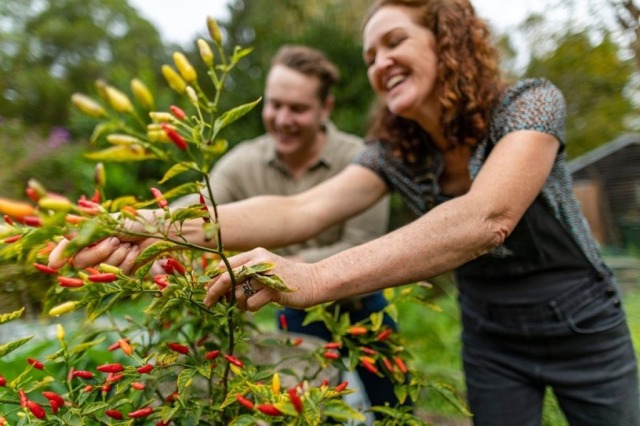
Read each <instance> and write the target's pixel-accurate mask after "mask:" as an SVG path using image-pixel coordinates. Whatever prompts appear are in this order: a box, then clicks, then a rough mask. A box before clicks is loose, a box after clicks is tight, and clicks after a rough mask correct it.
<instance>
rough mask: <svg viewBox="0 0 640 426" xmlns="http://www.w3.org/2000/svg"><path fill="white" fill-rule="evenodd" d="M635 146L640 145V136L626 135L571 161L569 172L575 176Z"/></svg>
mask: <svg viewBox="0 0 640 426" xmlns="http://www.w3.org/2000/svg"><path fill="white" fill-rule="evenodd" d="M633 144H637V145H640V134H638V133H625V134H624V135H621V136H618V137H617V138H616V139H614V140H612V141H611V142H609V143H606V144H604V145H601V146H599V147H598V148H595V149H592V150H591V151H589V152H587V153H586V154H582V155H581V156H579V157H576V158H574V159H573V160H571V161H569V163H568V164H567V166H568V167H569V172H570V173H572V174H573V173H575V172H577V171H579V170H581V169H582V168H584V167H586V166H588V165H590V164H593V163H595V162H597V161H599V160H601V159H603V158H605V157H607V156H609V155H611V154H613V153H614V152H616V151H619V150H621V149H622V148H625V147H627V146H629V145H633Z"/></svg>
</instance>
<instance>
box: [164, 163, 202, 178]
mask: <svg viewBox="0 0 640 426" xmlns="http://www.w3.org/2000/svg"><path fill="white" fill-rule="evenodd" d="M193 169H196V170H197V169H198V165H197V164H196V163H194V162H188V161H184V162H182V163H178V164H174V165H173V166H172V167H171V168H170V169H169V170H167V172H166V173H165V174H164V176H163V177H162V180H160V181H159V182H158V183H165V182H166V181H168V180H169V179H171V178H173V177H176V176H178V175H180V174H182V173H184V172H188V171H190V170H193Z"/></svg>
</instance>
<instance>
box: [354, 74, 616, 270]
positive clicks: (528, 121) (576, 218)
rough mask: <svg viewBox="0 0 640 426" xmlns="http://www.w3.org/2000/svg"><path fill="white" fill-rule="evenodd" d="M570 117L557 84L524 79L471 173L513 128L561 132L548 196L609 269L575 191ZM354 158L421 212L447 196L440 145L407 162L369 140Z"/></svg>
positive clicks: (585, 247) (510, 93)
mask: <svg viewBox="0 0 640 426" xmlns="http://www.w3.org/2000/svg"><path fill="white" fill-rule="evenodd" d="M565 121H566V106H565V101H564V97H563V95H562V93H561V92H560V91H559V90H558V89H557V88H556V87H555V86H554V85H553V84H551V83H550V82H549V81H547V80H544V79H526V80H521V81H519V82H518V83H516V84H515V85H513V86H511V87H509V88H507V89H506V90H505V91H504V92H503V94H502V96H501V98H500V100H499V102H498V105H497V106H496V107H495V108H494V111H493V112H492V118H491V122H490V127H489V134H488V136H487V138H485V140H484V141H482V143H480V144H479V145H478V146H477V148H476V149H475V150H474V152H473V154H472V158H471V160H470V162H469V172H470V175H471V178H472V179H474V178H475V177H476V176H477V175H478V172H479V171H480V169H481V167H482V165H483V164H484V162H485V160H486V159H487V157H488V155H489V152H490V151H491V148H492V147H493V146H494V145H495V144H497V143H498V142H499V141H500V140H501V139H502V138H503V137H504V136H505V135H507V134H508V133H510V132H514V131H518V130H535V131H538V132H543V133H548V134H550V135H553V136H555V137H556V138H557V139H558V140H559V141H560V143H561V149H560V150H559V152H558V155H557V156H556V159H555V162H554V164H553V168H552V169H551V173H550V174H549V178H548V179H547V182H546V183H545V184H544V187H543V188H542V193H541V195H542V198H543V200H544V201H545V203H546V204H547V205H548V207H549V208H550V210H551V211H552V213H553V215H554V216H555V217H556V219H557V220H558V221H559V222H560V223H561V224H562V226H563V227H564V228H565V229H566V230H567V231H568V233H569V234H570V235H571V237H572V238H573V239H574V240H575V242H576V243H577V245H578V246H579V248H580V249H581V250H582V252H583V253H584V254H585V256H586V258H587V259H588V260H589V262H590V263H591V264H592V265H593V267H594V268H596V270H598V271H600V272H603V273H605V272H606V270H607V269H606V266H605V265H604V263H603V261H602V258H601V256H600V250H599V248H598V244H597V243H596V241H595V240H594V239H593V236H592V235H591V231H590V229H589V225H588V224H587V222H586V219H585V218H584V216H583V215H582V213H581V212H580V207H579V205H578V202H577V200H576V199H575V197H574V195H573V192H572V190H571V176H570V174H569V172H568V169H567V164H566V153H565V149H564V145H565ZM354 163H355V164H358V165H361V166H364V167H367V168H368V169H371V170H372V171H373V172H375V173H376V174H377V175H378V176H379V177H380V178H381V179H382V180H383V181H384V182H385V183H386V184H387V186H388V187H389V189H390V190H392V191H396V192H398V193H399V194H400V196H401V197H402V198H403V200H404V201H405V203H406V204H407V206H408V208H409V209H410V210H412V211H413V213H415V214H416V215H418V216H421V215H423V214H425V213H427V212H428V211H429V210H430V209H432V208H433V207H434V206H436V205H437V204H438V203H440V202H443V201H446V199H447V198H446V197H443V194H441V192H440V188H439V186H438V181H439V177H440V174H441V173H442V170H443V169H444V160H443V156H442V153H441V152H440V151H438V150H436V149H435V148H434V149H430V150H429V151H428V155H427V156H426V158H425V159H423V160H421V161H418V162H416V163H415V164H407V163H406V162H404V161H403V160H402V158H400V157H399V156H398V155H396V154H394V152H393V150H392V147H391V146H390V145H389V144H387V143H384V142H382V141H375V142H371V143H369V144H368V145H367V148H366V149H365V150H364V151H363V152H362V153H361V154H360V155H359V156H358V157H356V159H355V160H354Z"/></svg>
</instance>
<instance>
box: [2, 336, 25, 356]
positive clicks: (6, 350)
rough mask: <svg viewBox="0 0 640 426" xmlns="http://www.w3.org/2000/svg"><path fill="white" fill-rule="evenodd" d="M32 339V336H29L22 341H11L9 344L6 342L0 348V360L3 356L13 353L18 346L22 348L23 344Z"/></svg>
mask: <svg viewBox="0 0 640 426" xmlns="http://www.w3.org/2000/svg"><path fill="white" fill-rule="evenodd" d="M32 338H33V336H29V337H25V338H23V339H18V340H13V341H11V342H7V343H5V344H4V345H2V346H0V358H2V357H3V356H5V355H7V354H9V353H11V352H13V351H15V350H16V349H18V348H19V347H20V346H22V345H24V344H25V343H27V342H28V341H29V340H31V339H32Z"/></svg>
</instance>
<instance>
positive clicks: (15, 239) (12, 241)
mask: <svg viewBox="0 0 640 426" xmlns="http://www.w3.org/2000/svg"><path fill="white" fill-rule="evenodd" d="M20 238H22V234H17V235H14V236H13V237H9V238H5V239H4V243H5V244H11V243H15V242H16V241H18V240H19V239H20Z"/></svg>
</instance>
